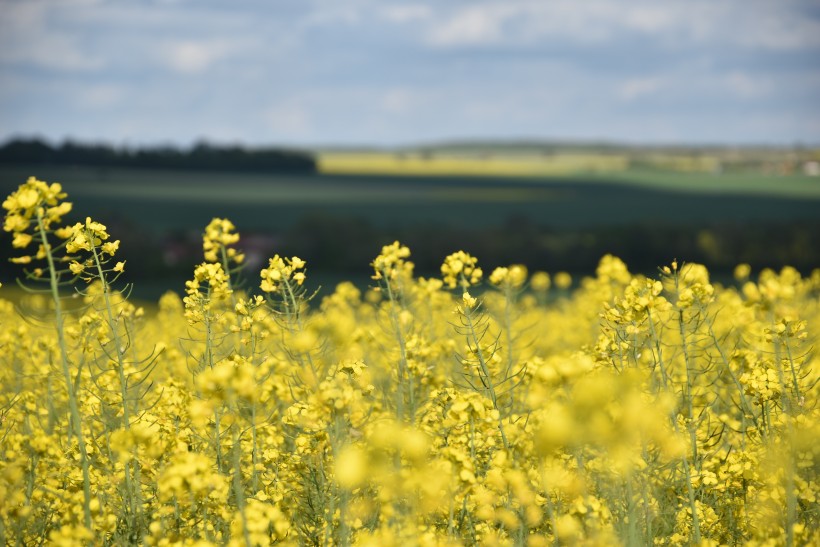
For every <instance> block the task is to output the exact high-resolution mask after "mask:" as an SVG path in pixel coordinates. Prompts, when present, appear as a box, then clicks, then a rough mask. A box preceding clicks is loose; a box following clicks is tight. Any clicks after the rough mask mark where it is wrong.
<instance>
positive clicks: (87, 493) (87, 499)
mask: <svg viewBox="0 0 820 547" xmlns="http://www.w3.org/2000/svg"><path fill="white" fill-rule="evenodd" d="M37 228H38V230H39V232H40V238H41V240H42V242H43V249H44V250H45V254H46V259H47V260H48V272H49V282H50V287H51V297H52V300H53V301H54V320H55V326H56V329H57V343H58V345H59V346H60V359H61V361H62V369H63V377H64V378H65V386H66V392H67V393H68V408H69V412H70V415H71V425H72V426H73V429H74V435H75V436H76V437H77V444H78V445H79V450H80V465H81V466H82V472H83V516H84V522H85V526H86V528H89V529H90V528H91V477H90V474H89V463H88V452H87V451H86V446H85V438H84V437H83V425H82V420H81V417H80V408H79V405H78V404H77V394H76V392H75V386H74V384H73V382H72V379H71V370H70V368H69V358H68V346H67V344H66V341H65V333H64V332H63V328H64V317H63V306H62V301H61V299H60V289H59V281H58V279H57V268H56V267H55V265H54V256H53V255H52V252H51V245H50V244H49V242H48V235H47V233H46V228H45V225H44V224H43V212H42V208H38V209H37ZM77 378H78V381H79V375H78V376H77Z"/></svg>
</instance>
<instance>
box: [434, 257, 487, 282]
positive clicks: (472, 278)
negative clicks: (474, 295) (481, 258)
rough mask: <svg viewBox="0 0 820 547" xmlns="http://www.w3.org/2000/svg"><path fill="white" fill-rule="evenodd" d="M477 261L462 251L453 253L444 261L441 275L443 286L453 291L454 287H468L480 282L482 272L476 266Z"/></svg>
mask: <svg viewBox="0 0 820 547" xmlns="http://www.w3.org/2000/svg"><path fill="white" fill-rule="evenodd" d="M477 263H478V259H477V258H475V257H474V256H471V255H469V254H467V253H465V252H464V251H458V252H455V253H453V254H451V255H449V256H447V258H445V259H444V263H443V264H442V265H441V275H442V278H443V279H444V284H445V285H447V286H448V287H450V288H451V289H455V288H456V286H460V287H465V288H466V287H469V286H470V285H476V284H478V282H479V281H481V276H482V275H483V272H482V271H481V268H479V267H478V266H476V264H477Z"/></svg>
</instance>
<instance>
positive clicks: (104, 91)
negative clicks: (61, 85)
mask: <svg viewBox="0 0 820 547" xmlns="http://www.w3.org/2000/svg"><path fill="white" fill-rule="evenodd" d="M125 96H126V90H125V88H124V87H123V86H121V85H114V84H96V85H90V86H88V87H84V88H82V90H80V91H79V92H75V102H76V103H77V105H79V106H80V107H81V108H85V109H90V110H104V109H107V108H110V107H112V106H117V105H119V104H121V103H122V102H123V100H124V99H125Z"/></svg>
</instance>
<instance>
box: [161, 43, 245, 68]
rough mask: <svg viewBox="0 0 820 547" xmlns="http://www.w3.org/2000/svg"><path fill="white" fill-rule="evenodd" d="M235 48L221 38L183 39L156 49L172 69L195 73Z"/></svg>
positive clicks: (227, 54)
mask: <svg viewBox="0 0 820 547" xmlns="http://www.w3.org/2000/svg"><path fill="white" fill-rule="evenodd" d="M235 49H236V47H235V46H233V45H232V44H231V43H229V42H226V41H223V40H216V41H206V40H200V41H195V40H183V41H178V42H172V43H170V44H167V45H166V46H165V47H163V48H162V49H161V50H160V51H158V54H159V55H160V59H161V60H163V62H165V64H166V65H167V66H168V67H169V68H171V69H172V70H174V71H176V72H181V73H185V74H197V73H201V72H204V71H206V70H208V69H209V68H211V66H212V65H213V64H215V63H217V62H219V61H221V60H223V59H225V58H226V57H228V56H229V55H231V53H233V52H234V50H235Z"/></svg>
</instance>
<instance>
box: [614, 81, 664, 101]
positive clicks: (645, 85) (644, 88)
mask: <svg viewBox="0 0 820 547" xmlns="http://www.w3.org/2000/svg"><path fill="white" fill-rule="evenodd" d="M664 87H665V81H664V79H663V78H661V77H659V76H650V77H645V78H630V79H628V80H626V81H624V82H622V83H620V84H618V86H617V93H618V96H619V97H620V98H621V99H624V100H626V101H633V100H635V99H640V98H642V97H645V96H647V95H654V94H655V93H657V92H658V91H660V90H661V89H663V88H664Z"/></svg>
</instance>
